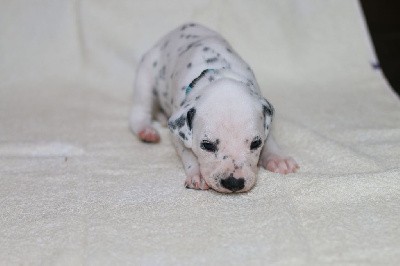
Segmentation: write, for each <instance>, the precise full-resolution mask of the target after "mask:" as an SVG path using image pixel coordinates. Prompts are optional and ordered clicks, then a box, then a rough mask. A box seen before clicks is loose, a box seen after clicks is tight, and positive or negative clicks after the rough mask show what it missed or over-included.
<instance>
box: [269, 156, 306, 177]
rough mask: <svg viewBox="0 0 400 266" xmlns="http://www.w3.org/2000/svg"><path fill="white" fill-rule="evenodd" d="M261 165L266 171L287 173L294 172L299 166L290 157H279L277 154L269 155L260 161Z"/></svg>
mask: <svg viewBox="0 0 400 266" xmlns="http://www.w3.org/2000/svg"><path fill="white" fill-rule="evenodd" d="M262 166H263V167H264V168H265V169H267V170H268V171H271V172H274V173H279V174H289V173H295V172H296V171H297V169H299V168H300V166H299V165H298V164H297V162H296V161H295V160H294V159H293V158H292V157H281V156H278V155H270V156H268V158H267V159H266V160H265V161H263V162H262Z"/></svg>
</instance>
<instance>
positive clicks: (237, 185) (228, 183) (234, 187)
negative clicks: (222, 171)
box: [221, 175, 244, 192]
mask: <svg viewBox="0 0 400 266" xmlns="http://www.w3.org/2000/svg"><path fill="white" fill-rule="evenodd" d="M221 185H222V186H223V187H224V188H226V189H229V190H231V191H233V192H235V191H238V190H241V189H243V188H244V178H234V177H233V175H231V176H229V177H228V178H226V179H222V180H221Z"/></svg>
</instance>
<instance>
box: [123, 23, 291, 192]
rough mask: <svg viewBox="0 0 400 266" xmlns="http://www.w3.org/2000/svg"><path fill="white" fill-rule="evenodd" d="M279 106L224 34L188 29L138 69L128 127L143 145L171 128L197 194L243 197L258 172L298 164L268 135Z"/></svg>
mask: <svg viewBox="0 0 400 266" xmlns="http://www.w3.org/2000/svg"><path fill="white" fill-rule="evenodd" d="M273 114H274V108H273V107H272V105H271V104H270V103H269V102H268V101H267V100H266V99H264V98H263V96H262V95H261V92H260V89H259V86H258V84H257V81H256V78H255V76H254V73H253V71H252V70H251V68H250V67H249V66H248V65H247V63H246V62H244V61H243V60H242V59H241V58H240V56H239V55H238V54H237V53H236V52H235V51H234V50H233V48H232V47H231V46H230V45H229V44H228V42H227V41H226V40H224V39H223V38H222V37H221V36H220V35H219V34H218V33H216V32H215V31H212V30H210V29H208V28H206V27H204V26H201V25H198V24H195V23H188V24H184V25H182V26H180V27H179V28H177V29H175V30H173V31H172V32H170V33H169V34H167V35H166V36H165V37H164V38H162V39H161V40H160V41H159V42H158V43H157V44H156V45H155V46H154V47H153V48H152V49H151V50H150V51H148V52H147V53H146V54H145V55H144V56H143V58H142V60H141V63H140V65H139V67H138V69H137V75H136V81H135V89H134V105H133V109H132V112H131V116H130V126H131V129H132V131H133V132H134V134H136V135H137V136H138V138H139V139H141V140H142V141H144V142H152V143H156V142H159V141H160V135H159V133H158V132H157V130H156V129H155V128H154V127H153V126H152V119H153V118H157V119H158V120H159V121H160V122H161V123H162V124H164V125H167V124H168V127H169V129H170V131H171V133H172V139H173V143H174V145H175V148H176V151H177V153H178V155H179V156H180V158H181V160H182V162H183V166H184V170H185V172H186V176H187V178H186V181H185V185H186V187H187V188H193V189H203V190H204V189H209V188H212V189H214V190H216V191H219V192H225V193H230V192H244V191H248V190H249V189H251V188H252V187H253V186H254V184H255V183H256V177H257V173H258V166H259V165H260V166H263V167H264V168H266V169H267V170H269V171H272V172H276V173H281V174H287V173H293V172H295V171H296V170H297V169H298V168H299V166H298V164H297V163H296V161H295V160H294V159H293V158H291V157H289V156H287V155H286V154H285V153H283V151H282V150H281V149H280V148H279V146H278V145H277V143H276V142H275V141H274V139H273V136H272V135H271V134H268V133H269V131H270V129H271V122H272V117H273Z"/></svg>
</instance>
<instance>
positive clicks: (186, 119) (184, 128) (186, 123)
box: [168, 106, 196, 148]
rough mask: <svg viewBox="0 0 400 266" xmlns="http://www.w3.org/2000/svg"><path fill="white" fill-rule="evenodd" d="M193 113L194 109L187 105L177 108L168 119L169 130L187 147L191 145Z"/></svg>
mask: <svg viewBox="0 0 400 266" xmlns="http://www.w3.org/2000/svg"><path fill="white" fill-rule="evenodd" d="M195 114H196V109H195V108H194V107H190V106H189V107H187V108H182V109H180V110H178V111H177V112H176V113H174V114H173V115H172V116H171V117H170V118H169V120H168V127H169V129H170V130H171V132H172V133H173V134H174V135H175V136H177V137H179V138H180V139H181V140H182V141H183V143H184V144H185V146H186V147H187V148H191V147H192V128H193V119H194V116H195Z"/></svg>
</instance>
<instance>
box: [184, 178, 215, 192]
mask: <svg viewBox="0 0 400 266" xmlns="http://www.w3.org/2000/svg"><path fill="white" fill-rule="evenodd" d="M185 187H186V188H193V189H201V190H206V189H209V187H208V185H207V183H206V181H205V180H204V178H203V177H202V176H201V175H193V176H188V177H187V178H186V180H185Z"/></svg>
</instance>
